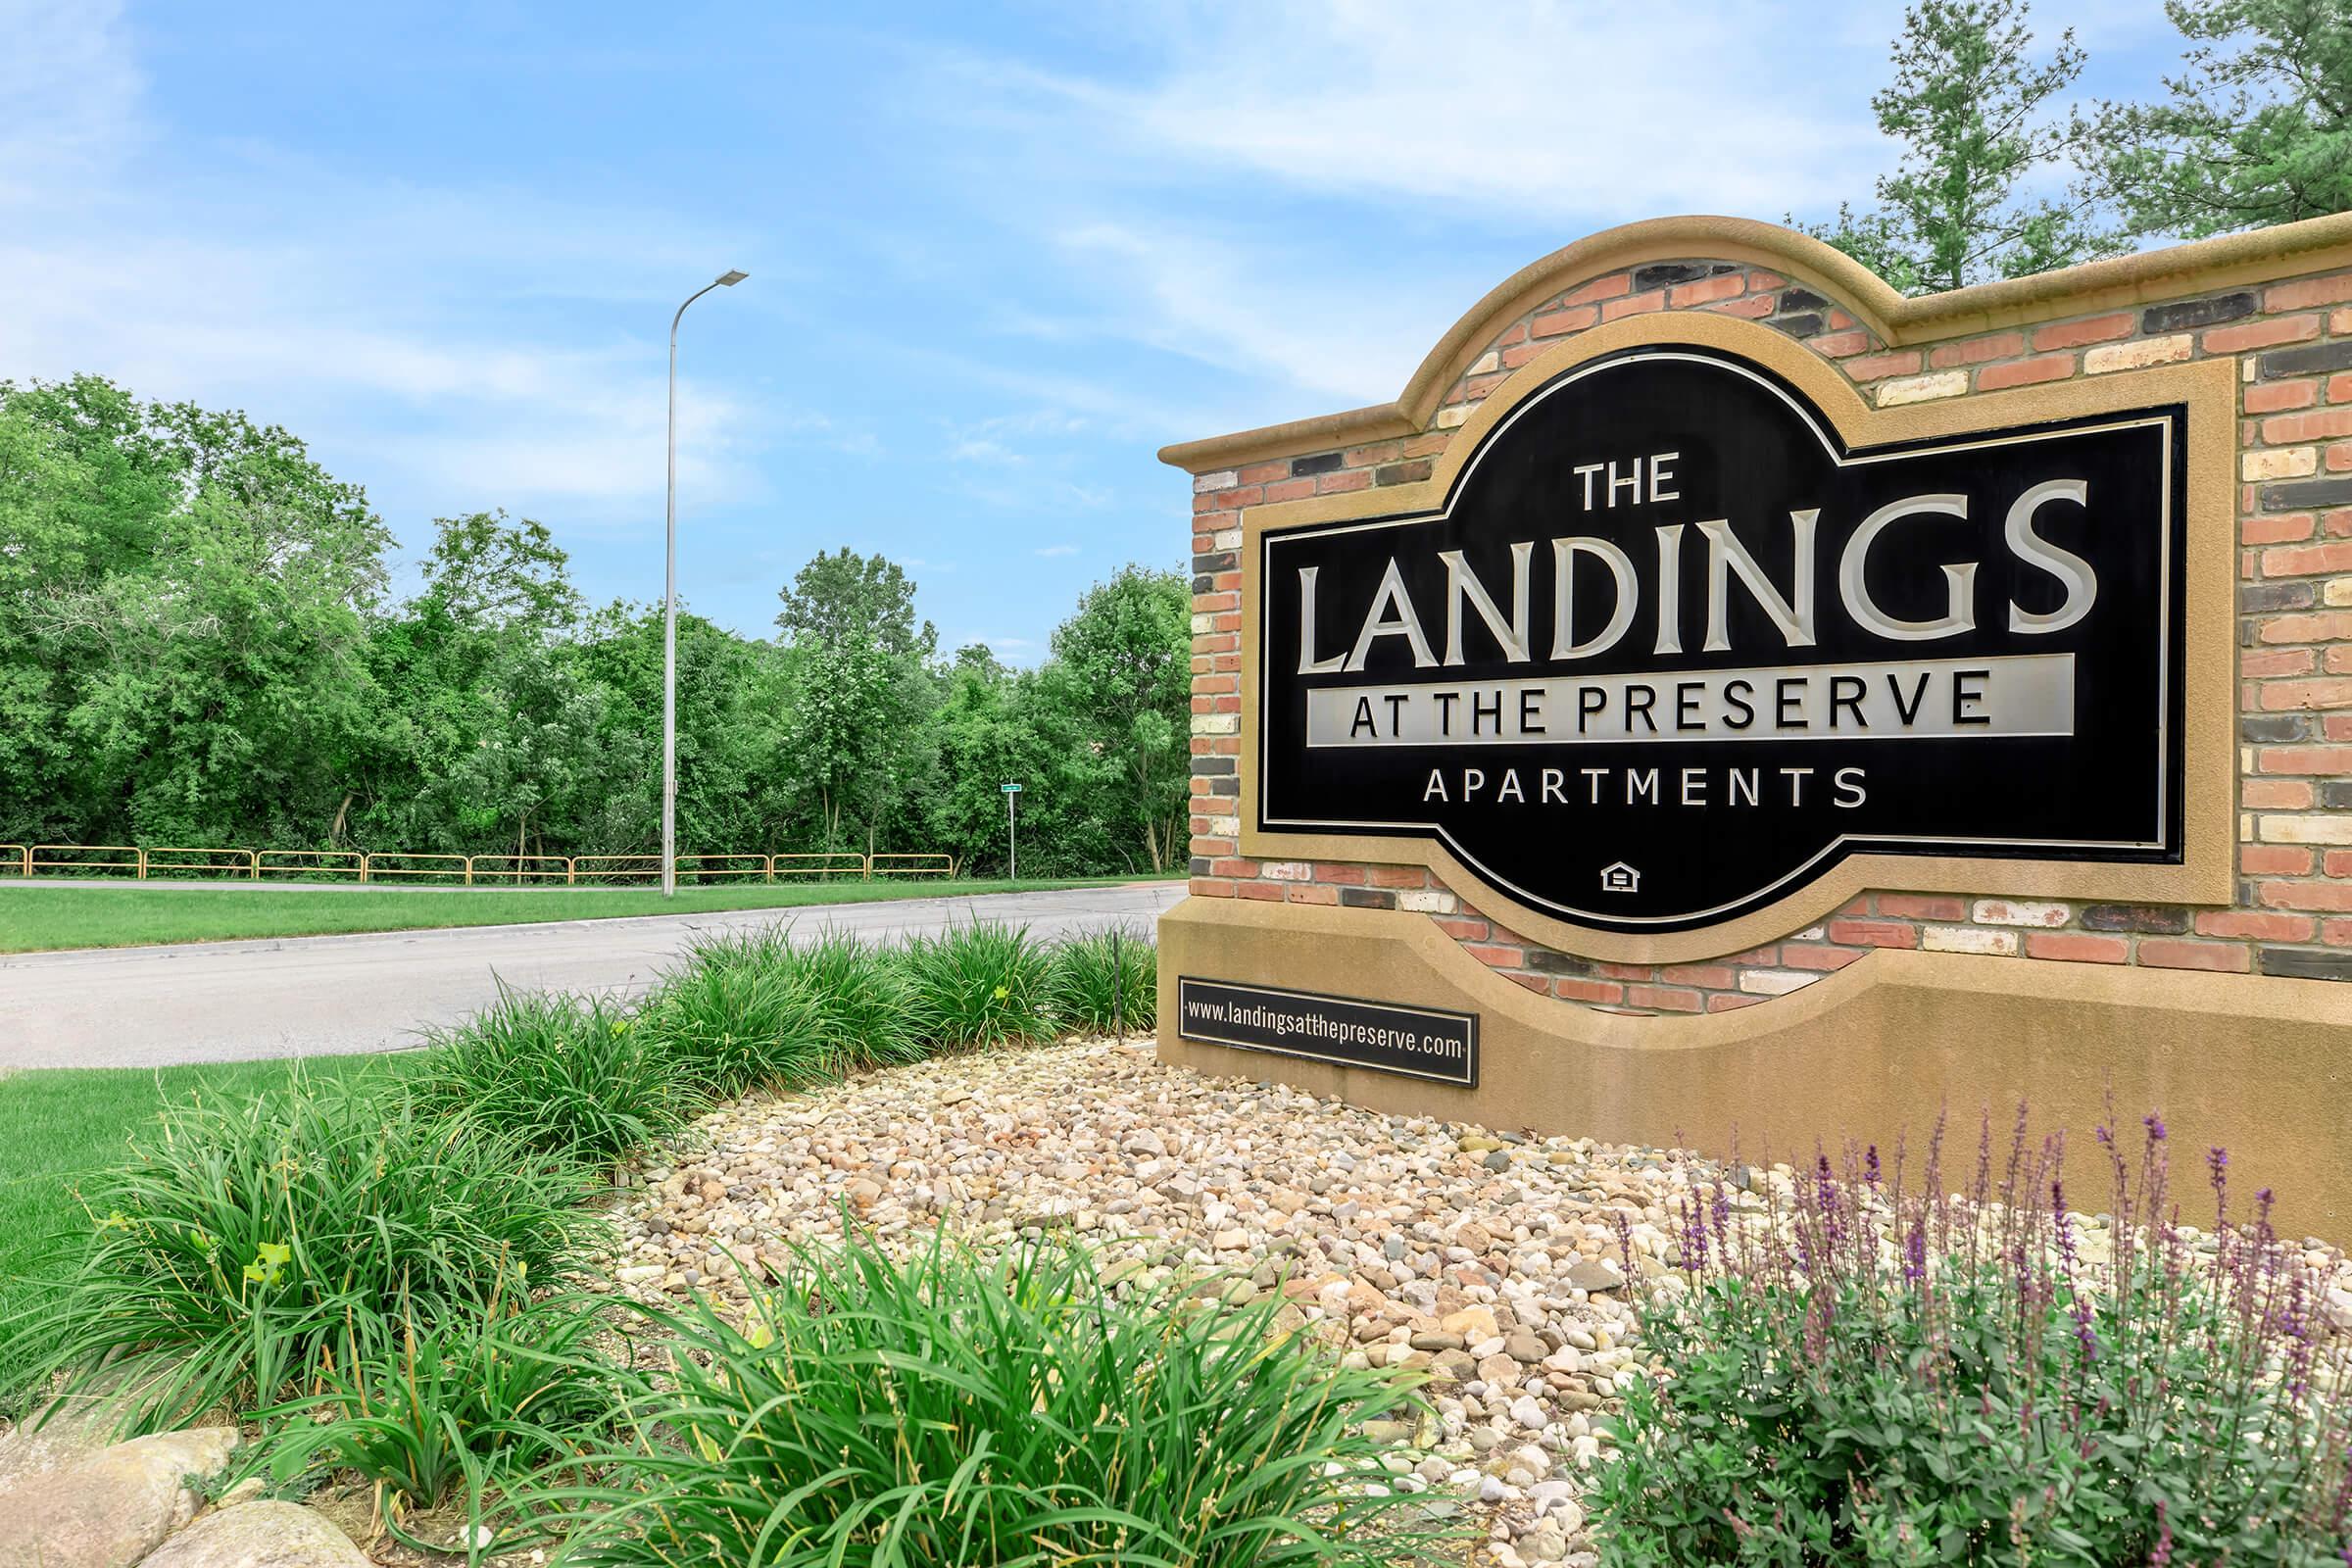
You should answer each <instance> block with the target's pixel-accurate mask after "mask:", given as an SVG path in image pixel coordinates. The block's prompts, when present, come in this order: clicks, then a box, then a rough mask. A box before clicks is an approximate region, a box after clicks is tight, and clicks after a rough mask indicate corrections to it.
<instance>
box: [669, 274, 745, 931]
mask: <svg viewBox="0 0 2352 1568" xmlns="http://www.w3.org/2000/svg"><path fill="white" fill-rule="evenodd" d="M750 275H751V274H750V273H748V272H739V271H736V270H734V269H733V268H729V269H728V270H726V271H723V272H721V273H719V274H718V276H717V277H716V278H714V279H712V280H711V282H708V283H705V284H704V285H703V286H702V287H701V288H698V289H696V290H695V291H694V292H693V293H692V294H689V295H687V296H686V305H692V304H693V303H694V302H695V301H696V300H699V299H701V298H702V297H703V296H704V295H706V294H708V293H710V292H711V290H712V289H714V288H718V287H721V286H722V285H723V286H724V287H727V288H733V287H734V286H735V285H736V284H738V283H740V282H742V281H743V280H744V279H745V278H746V277H749V276H750ZM686 305H681V306H679V307H678V313H677V315H675V316H673V317H671V318H670V319H669V471H668V478H667V483H666V486H665V488H666V491H667V495H668V518H669V524H668V539H667V543H666V545H665V548H664V550H663V561H664V569H663V571H662V897H663V898H665V899H674V898H676V897H677V896H678V322H679V321H680V320H682V319H684V318H685V315H686Z"/></svg>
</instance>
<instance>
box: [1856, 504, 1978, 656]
mask: <svg viewBox="0 0 2352 1568" xmlns="http://www.w3.org/2000/svg"><path fill="white" fill-rule="evenodd" d="M1925 515H1936V516H1944V517H1966V516H1967V515H1968V497H1966V496H1962V495H1932V496H1908V497H1906V498H1904V499H1903V500H1901V501H1890V502H1888V503H1887V505H1885V506H1883V507H1881V508H1880V509H1879V510H1878V511H1876V512H1874V513H1872V514H1871V515H1869V516H1867V517H1865V518H1863V519H1862V526H1861V527H1859V528H1856V529H1855V530H1854V536H1853V537H1852V538H1851V539H1848V540H1847V541H1846V542H1845V554H1844V556H1843V557H1842V558H1841V559H1840V560H1839V561H1838V597H1839V598H1841V599H1843V600H1844V601H1845V610H1846V613H1847V614H1850V615H1852V616H1853V617H1854V619H1855V620H1856V621H1857V622H1858V623H1859V624H1860V625H1861V626H1862V627H1863V629H1864V630H1866V631H1872V632H1876V633H1877V634H1878V635H1879V636H1881V637H1887V638H1891V639H1893V640H1894V641H1896V642H1910V643H1916V642H1927V641H1930V640H1932V639H1934V638H1937V637H1952V636H1957V635H1958V634H1959V633H1961V632H1964V631H1973V630H1975V629H1976V624H1977V616H1976V612H1975V610H1974V609H1973V608H1972V605H1971V601H1970V589H1971V587H1972V586H1973V585H1974V583H1975V582H1976V576H1977V564H1976V563H1975V562H1973V561H1970V562H1965V563H1963V564H1960V565H1956V566H1952V565H1947V566H1945V567H1944V568H1943V577H1944V584H1945V587H1944V596H1945V597H1944V613H1943V614H1942V615H1940V616H1938V617H1937V618H1936V619H1935V620H1898V619H1896V618H1895V617H1894V616H1892V615H1889V614H1887V613H1886V612H1885V611H1883V610H1881V609H1880V608H1879V606H1878V603H1877V601H1875V600H1873V599H1872V598H1871V597H1870V588H1869V585H1868V584H1867V583H1866V582H1865V581H1864V575H1865V573H1866V571H1867V570H1868V567H1869V563H1870V547H1871V545H1872V543H1873V542H1875V541H1876V540H1877V539H1878V537H1879V535H1880V534H1881V533H1884V532H1885V531H1886V530H1887V527H1888V526H1890V525H1891V524H1893V523H1895V522H1899V521H1900V520H1902V519H1903V518H1905V517H1913V516H1925Z"/></svg>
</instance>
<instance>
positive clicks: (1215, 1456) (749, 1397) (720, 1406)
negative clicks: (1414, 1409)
mask: <svg viewBox="0 0 2352 1568" xmlns="http://www.w3.org/2000/svg"><path fill="white" fill-rule="evenodd" d="M1278 1305H1279V1299H1274V1298H1269V1299H1267V1300H1266V1301H1263V1302H1260V1303H1258V1304H1257V1305H1255V1306H1253V1307H1250V1308H1245V1309H1243V1310H1241V1311H1238V1312H1234V1313H1227V1314H1211V1313H1208V1312H1205V1311H1191V1310H1188V1309H1187V1303H1184V1302H1183V1301H1182V1300H1181V1299H1180V1296H1179V1295H1177V1294H1175V1293H1171V1294H1169V1295H1166V1296H1164V1297H1161V1298H1158V1299H1151V1300H1148V1301H1145V1302H1144V1303H1143V1304H1140V1305H1139V1304H1137V1303H1135V1302H1129V1303H1121V1304H1117V1305H1114V1304H1113V1303H1111V1302H1110V1301H1109V1300H1108V1299H1106V1296H1105V1293H1104V1291H1103V1286H1102V1284H1101V1282H1100V1281H1099V1280H1098V1279H1097V1278H1096V1277H1095V1275H1094V1272H1093V1270H1092V1268H1091V1267H1090V1265H1089V1264H1088V1263H1087V1261H1086V1258H1085V1255H1084V1254H1083V1253H1082V1252H1077V1251H1065V1250H1033V1251H1029V1252H1026V1253H1022V1254H1018V1255H1016V1256H1014V1257H1012V1258H1010V1259H1007V1260H1005V1262H1002V1263H997V1264H991V1263H988V1262H984V1261H982V1260H980V1259H978V1258H976V1257H974V1256H972V1255H970V1254H968V1253H965V1252H963V1251H960V1250H949V1249H947V1248H946V1247H945V1245H944V1244H943V1245H941V1246H940V1247H937V1248H935V1249H934V1250H932V1251H931V1252H930V1253H929V1254H927V1255H926V1256H923V1257H921V1258H918V1259H917V1260H915V1261H914V1262H912V1263H909V1264H907V1265H904V1266H902V1265H899V1264H895V1263H893V1262H891V1261H890V1260H889V1259H888V1258H886V1257H884V1256H882V1255H881V1254H880V1253H878V1252H877V1251H875V1250H872V1249H871V1247H870V1246H869V1245H867V1244H864V1243H863V1242H854V1243H853V1244H852V1245H851V1246H850V1247H849V1248H848V1249H847V1250H844V1251H843V1252H841V1253H839V1254H836V1255H833V1256H830V1257H820V1256H817V1255H814V1254H809V1253H804V1254H803V1255H802V1256H801V1258H800V1260H799V1264H798V1266H797V1268H796V1269H795V1270H794V1271H793V1272H792V1273H791V1274H789V1275H788V1276H787V1277H786V1278H785V1279H784V1280H783V1281H782V1282H780V1283H779V1284H778V1285H777V1286H776V1287H773V1288H769V1289H763V1290H760V1291H759V1292H757V1293H755V1295H754V1296H753V1298H752V1301H751V1305H750V1308H749V1312H748V1316H747V1318H746V1319H745V1325H744V1326H743V1327H742V1328H740V1329H739V1328H738V1327H737V1326H736V1324H734V1323H733V1322H731V1321H730V1320H728V1319H726V1318H722V1317H720V1316H719V1315H717V1313H716V1312H715V1311H713V1310H712V1309H711V1307H710V1306H708V1305H707V1304H704V1303H701V1302H699V1301H698V1303H697V1304H696V1305H695V1306H694V1307H692V1308H689V1309H688V1310H687V1311H685V1312H683V1313H680V1314H676V1315H667V1314H662V1313H658V1312H657V1313H652V1314H651V1315H653V1316H654V1317H655V1319H656V1321H657V1323H658V1325H659V1326H660V1327H661V1328H662V1330H664V1331H665V1332H666V1333H667V1334H668V1335H669V1336H671V1339H670V1343H669V1348H668V1357H667V1360H668V1364H667V1366H666V1367H665V1368H664V1369H663V1371H662V1373H661V1374H660V1375H659V1376H658V1377H654V1378H649V1379H647V1380H645V1381H644V1382H643V1384H642V1385H641V1388H640V1393H639V1397H638V1398H637V1400H636V1401H635V1408H636V1417H637V1424H638V1429H639V1432H640V1435H641V1436H640V1441H639V1442H638V1444H637V1445H635V1446H633V1447H632V1448H631V1449H630V1450H629V1451H627V1452H625V1453H621V1454H617V1455H613V1456H611V1458H610V1459H609V1460H608V1461H607V1462H608V1463H610V1464H612V1465H613V1466H614V1467H615V1468H614V1471H613V1480H612V1482H611V1484H609V1485H607V1486H603V1487H599V1488H582V1489H579V1490H577V1491H575V1492H574V1493H572V1494H571V1501H572V1506H573V1509H574V1515H575V1518H576V1519H577V1521H578V1523H579V1525H580V1526H581V1530H582V1533H581V1535H580V1536H579V1537H577V1538H575V1542H574V1545H573V1556H572V1557H571V1558H570V1559H569V1560H571V1561H574V1562H578V1563H582V1564H620V1563H628V1564H636V1563H642V1562H649V1561H658V1562H663V1563H668V1564H672V1565H680V1568H682V1565H688V1564H706V1565H711V1568H717V1565H721V1564H725V1565H729V1568H734V1565H741V1564H751V1563H757V1564H760V1565H762V1568H800V1565H809V1568H814V1565H817V1564H826V1565H837V1564H852V1565H865V1564H875V1565H881V1564H904V1565H910V1568H911V1565H929V1564H935V1563H955V1564H959V1565H964V1568H988V1565H995V1564H1033V1563H1034V1564H1048V1563H1054V1564H1060V1563H1112V1562H1116V1563H1120V1564H1176V1563H1182V1564H1186V1565H1188V1568H1243V1565H1249V1568H1293V1565H1305V1564H1360V1565H1366V1568H1369V1565H1371V1564H1386V1563H1391V1562H1396V1561H1399V1560H1407V1559H1409V1556H1410V1553H1409V1552H1403V1553H1401V1554H1400V1552H1399V1547H1400V1546H1402V1545H1405V1544H1409V1543H1407V1542H1405V1541H1404V1540H1402V1539H1400V1537H1399V1535H1397V1534H1394V1533H1391V1532H1388V1531H1386V1530H1384V1529H1383V1525H1384V1522H1385V1521H1387V1520H1389V1519H1390V1518H1392V1517H1394V1515H1392V1514H1391V1513H1390V1512H1389V1510H1391V1509H1393V1508H1394V1507H1395V1506H1396V1505H1397V1503H1398V1502H1400V1501H1401V1500H1402V1499H1401V1498H1398V1497H1387V1496H1370V1495H1359V1494H1355V1493H1351V1492H1350V1491H1349V1490H1348V1489H1347V1488H1345V1487H1344V1486H1343V1485H1342V1484H1341V1482H1339V1481H1337V1480H1334V1479H1332V1478H1331V1477H1330V1476H1329V1475H1327V1473H1326V1471H1327V1468H1328V1467H1332V1466H1338V1467H1341V1468H1343V1469H1344V1470H1346V1471H1348V1472H1349V1473H1353V1472H1355V1471H1356V1470H1357V1469H1358V1468H1359V1467H1365V1466H1368V1465H1369V1464H1370V1463H1371V1461H1372V1459H1373V1456H1374V1454H1375V1452H1376V1448H1375V1446H1374V1445H1373V1444H1372V1443H1371V1442H1370V1441H1369V1440H1367V1439H1365V1438H1363V1437H1361V1436H1358V1435H1356V1434H1355V1433H1354V1431H1353V1426H1354V1423H1356V1422H1357V1421H1360V1420H1361V1418H1363V1417H1364V1416H1366V1415H1368V1414H1372V1413H1375V1412H1377V1411H1378V1410H1380V1409H1382V1408H1384V1407H1387V1406H1390V1405H1393V1404H1394V1403H1396V1402H1397V1399H1398V1398H1399V1397H1400V1395H1401V1393H1402V1390H1403V1387H1404V1386H1403V1385H1402V1384H1401V1383H1399V1382H1397V1381H1396V1380H1395V1379H1396V1375H1395V1374H1390V1373H1376V1372H1348V1371H1342V1370H1339V1369H1338V1368H1336V1367H1334V1366H1332V1365H1331V1364H1330V1363H1329V1362H1328V1361H1327V1360H1326V1359H1325V1358H1324V1356H1323V1355H1322V1353H1321V1352H1320V1351H1318V1350H1317V1349H1316V1348H1314V1347H1313V1346H1312V1345H1311V1344H1309V1343H1307V1342H1306V1341H1304V1340H1302V1339H1300V1338H1298V1337H1288V1336H1286V1337H1280V1338H1276V1337H1272V1335H1271V1330H1272V1319H1273V1313H1274V1310H1275V1308H1276V1307H1277V1306H1278ZM648 1310H649V1312H650V1311H651V1309H648ZM1384 1490H1385V1489H1384Z"/></svg>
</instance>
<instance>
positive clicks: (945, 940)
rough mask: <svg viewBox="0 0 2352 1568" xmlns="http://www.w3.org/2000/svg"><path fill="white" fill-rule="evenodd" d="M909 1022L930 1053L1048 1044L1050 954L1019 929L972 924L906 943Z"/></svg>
mask: <svg viewBox="0 0 2352 1568" xmlns="http://www.w3.org/2000/svg"><path fill="white" fill-rule="evenodd" d="M899 961H900V963H901V965H902V966H903V967H904V969H905V972H906V975H907V993H908V1006H909V1011H910V1022H911V1024H912V1027H913V1029H914V1032H915V1034H916V1035H917V1036H918V1037H919V1038H921V1039H923V1040H925V1041H927V1042H929V1043H931V1044H932V1045H935V1046H943V1047H958V1046H1001V1045H1008V1044H1013V1043H1017V1042H1022V1041H1030V1040H1046V1039H1051V1038H1052V1037H1053V1036H1054V1033H1055V1029H1054V1011H1053V996H1052V990H1053V977H1054V953H1053V950H1052V949H1050V948H1048V947H1046V946H1045V945H1044V944H1042V943H1040V942H1038V941H1037V940H1035V939H1034V938H1032V937H1031V936H1030V935H1029V930H1028V928H1027V927H1026V926H1011V925H1005V924H1002V923H1000V922H998V921H994V920H976V921H974V922H973V923H972V924H970V925H962V926H956V927H955V928H954V929H952V930H949V931H946V932H943V933H941V934H940V935H938V936H914V937H909V938H908V939H907V946H906V948H905V949H904V950H903V951H902V953H901V955H900V958H899Z"/></svg>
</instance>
